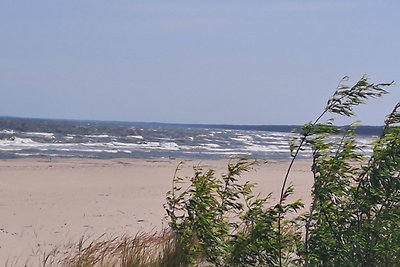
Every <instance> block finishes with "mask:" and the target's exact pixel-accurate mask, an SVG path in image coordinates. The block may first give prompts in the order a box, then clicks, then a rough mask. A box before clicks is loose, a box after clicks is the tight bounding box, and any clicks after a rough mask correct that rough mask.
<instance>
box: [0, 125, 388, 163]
mask: <svg viewBox="0 0 400 267" xmlns="http://www.w3.org/2000/svg"><path fill="white" fill-rule="evenodd" d="M299 128H300V126H298V125H215V124H212V125H207V124H168V123H144V122H115V121H78V120H55V119H29V118H12V117H0V158H1V159H14V158H32V157H44V158H53V157H63V158H68V157H74V158H75V157H78V158H99V159H112V158H142V159H143V158H144V159H151V158H172V159H175V158H178V159H179V158H184V159H226V158H232V157H247V158H254V159H273V160H284V159H289V158H290V150H289V143H290V140H292V139H293V138H294V137H295V136H296V129H297V130H298V129H299ZM381 130H382V128H381V127H378V126H360V127H359V128H358V129H357V133H356V140H357V142H359V143H360V144H361V145H362V146H363V149H365V151H366V152H367V153H371V151H372V147H371V145H370V143H371V141H372V140H373V139H374V138H376V137H377V136H378V135H379V133H380V131H381ZM332 138H335V137H332ZM299 157H300V158H309V157H311V151H310V150H309V149H305V150H303V151H301V153H300V154H299Z"/></svg>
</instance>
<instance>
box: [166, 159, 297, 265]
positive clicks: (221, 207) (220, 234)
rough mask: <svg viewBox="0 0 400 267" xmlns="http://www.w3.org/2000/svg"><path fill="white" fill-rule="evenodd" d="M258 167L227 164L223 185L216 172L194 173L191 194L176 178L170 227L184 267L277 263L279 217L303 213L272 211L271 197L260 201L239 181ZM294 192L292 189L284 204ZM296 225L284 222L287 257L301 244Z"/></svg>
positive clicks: (292, 208) (243, 162)
mask: <svg viewBox="0 0 400 267" xmlns="http://www.w3.org/2000/svg"><path fill="white" fill-rule="evenodd" d="M255 164H257V162H250V161H247V160H238V161H236V162H230V163H229V164H228V172H227V174H226V175H223V176H222V178H221V179H218V178H216V176H215V172H214V171H213V170H207V171H203V170H202V169H201V168H199V167H196V168H195V174H194V176H193V177H192V178H191V179H190V184H189V186H188V188H187V189H185V190H184V189H183V186H184V180H183V179H182V178H180V177H178V176H175V178H174V183H173V189H172V191H170V192H168V197H167V205H166V210H167V213H168V215H169V217H170V220H171V222H170V226H171V228H172V230H173V231H174V232H175V233H176V235H177V242H178V243H179V244H181V248H182V249H183V251H184V254H185V255H187V259H186V261H185V263H184V264H185V265H194V264H199V263H201V262H208V263H212V264H214V265H215V266H249V265H261V266H266V265H275V264H276V263H277V262H278V256H279V255H278V250H277V249H276V248H277V242H278V232H277V228H276V224H277V220H278V217H279V216H280V215H281V214H288V213H290V212H292V211H296V210H298V209H299V208H301V207H302V204H301V203H300V201H295V202H293V203H290V204H282V205H275V206H274V207H268V205H267V204H268V199H269V196H267V197H264V198H261V197H259V196H255V195H254V194H253V192H252V188H253V187H254V184H251V183H248V182H246V183H244V184H241V183H239V181H238V176H239V175H240V174H241V173H242V172H245V171H248V170H250V169H251V168H252V167H253V166H254V165H255ZM292 192H293V188H292V187H289V188H288V189H287V190H286V192H285V196H284V198H285V199H286V198H287V197H288V196H289V195H290V194H291V193H292ZM293 226H296V223H295V222H293V221H289V220H286V221H285V229H284V230H285V232H286V234H287V235H286V237H285V239H284V244H285V245H286V246H285V247H287V248H288V249H287V250H285V253H286V255H285V257H286V258H287V259H288V261H289V259H291V257H292V256H293V255H294V254H293V251H292V250H291V249H292V248H293V247H295V246H296V243H297V242H298V241H299V240H300V235H299V232H298V231H292V229H293V228H292V227H293Z"/></svg>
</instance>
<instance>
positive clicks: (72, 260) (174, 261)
mask: <svg viewBox="0 0 400 267" xmlns="http://www.w3.org/2000/svg"><path fill="white" fill-rule="evenodd" d="M103 238H104V236H103V237H100V238H98V239H97V240H94V241H91V242H88V240H86V239H85V238H81V240H80V241H79V242H78V243H77V244H75V245H74V246H71V247H70V248H69V249H67V250H66V251H65V252H60V251H56V250H54V251H52V252H51V253H48V254H47V255H44V256H43V260H42V263H43V267H53V266H63V267H144V266H149V267H153V266H154V267H161V266H184V264H183V262H184V255H181V254H180V253H179V249H177V245H176V242H175V238H174V234H173V233H172V232H171V231H167V230H164V231H162V232H161V233H154V234H145V233H141V234H138V235H136V236H134V237H126V236H124V237H116V238H113V239H109V240H101V239H103Z"/></svg>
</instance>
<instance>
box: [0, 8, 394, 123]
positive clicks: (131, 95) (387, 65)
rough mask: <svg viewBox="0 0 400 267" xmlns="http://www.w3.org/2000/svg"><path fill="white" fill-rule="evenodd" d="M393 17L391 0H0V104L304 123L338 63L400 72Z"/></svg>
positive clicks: (374, 72)
mask: <svg viewBox="0 0 400 267" xmlns="http://www.w3.org/2000/svg"><path fill="white" fill-rule="evenodd" d="M399 27H400V1H395V0H393V1H372V0H371V1H368V0H360V1H351V0H343V1H342V0H335V1H333V0H331V1H328V0H325V1H324V0H316V1H308V0H299V1H284V0H283V1H282V0H280V1H272V0H271V1H268V0H262V1H261V0H260V1H256V0H254V1H252V0H247V1H244V0H243V1H233V0H229V1H223V0H219V1H215V0H214V1H206V0H201V1H190V0H182V1H175V0H168V1H166V0H163V1H151V0H142V1H133V0H131V1H128V0H126V1H122V0H121V1H120V0H115V1H110V0H107V1H106V0H91V1H89V0H88V1H85V0H68V1H67V0H64V1H60V0H58V1H56V0H48V1H41V0H36V1H32V0H30V1H23V0H18V1H16V0H0V115H8V116H23V117H42V118H73V119H101V120H125V121H153V122H154V121H156V122H181V123H225V124H302V123H305V122H308V121H310V120H312V119H313V118H315V116H317V115H318V113H319V112H320V111H321V110H322V108H323V107H324V105H325V103H326V100H327V98H328V97H329V96H330V95H331V94H332V92H333V91H334V89H335V87H336V85H337V83H338V81H339V80H340V78H341V77H342V76H344V75H349V76H350V77H351V78H352V80H351V81H353V82H354V81H356V80H357V79H358V78H360V77H361V76H362V75H363V74H365V73H366V74H369V76H370V78H371V81H376V82H384V81H392V80H395V81H398V82H399V84H400V30H399ZM391 91H392V94H391V95H389V96H386V97H385V98H384V99H380V100H374V101H373V103H371V105H369V106H366V107H365V108H362V109H358V110H359V112H358V114H359V115H360V116H359V119H361V120H362V121H363V122H364V124H372V125H377V124H381V121H382V116H384V114H386V113H388V112H389V111H390V110H391V109H392V107H393V106H394V104H395V103H396V102H398V101H399V100H400V92H399V91H400V87H399V86H394V87H392V88H391ZM339 122H341V123H346V122H347V121H339Z"/></svg>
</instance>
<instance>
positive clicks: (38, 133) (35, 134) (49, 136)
mask: <svg viewBox="0 0 400 267" xmlns="http://www.w3.org/2000/svg"><path fill="white" fill-rule="evenodd" d="M25 134H27V135H33V136H42V137H45V138H55V137H54V134H53V133H41V132H25Z"/></svg>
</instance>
